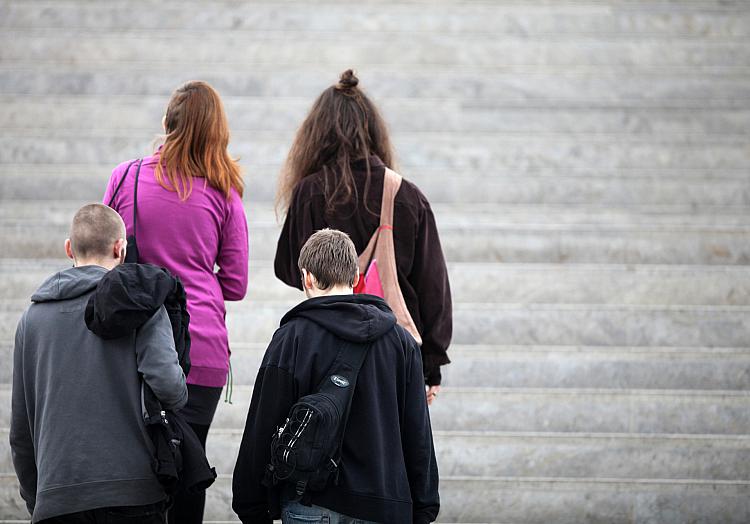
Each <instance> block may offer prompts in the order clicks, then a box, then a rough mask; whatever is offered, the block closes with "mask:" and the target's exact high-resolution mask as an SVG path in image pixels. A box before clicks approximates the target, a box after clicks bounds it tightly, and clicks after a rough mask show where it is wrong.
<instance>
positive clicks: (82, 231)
mask: <svg viewBox="0 0 750 524" xmlns="http://www.w3.org/2000/svg"><path fill="white" fill-rule="evenodd" d="M121 238H125V224H124V223H123V221H122V218H120V215H118V214H117V211H115V210H114V209H112V208H111V207H107V206H105V205H102V204H88V205H85V206H83V207H82V208H81V209H79V210H78V211H77V212H76V214H75V216H74V217H73V223H72V224H71V226H70V244H71V246H70V247H71V249H72V250H73V254H74V255H75V256H76V257H80V258H93V257H105V256H107V255H108V254H109V250H110V249H112V246H113V245H114V243H115V242H117V241H118V240H120V239H121Z"/></svg>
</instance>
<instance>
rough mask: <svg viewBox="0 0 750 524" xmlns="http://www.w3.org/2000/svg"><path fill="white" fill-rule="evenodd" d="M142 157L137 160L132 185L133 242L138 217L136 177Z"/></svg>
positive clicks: (138, 175)
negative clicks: (133, 183)
mask: <svg viewBox="0 0 750 524" xmlns="http://www.w3.org/2000/svg"><path fill="white" fill-rule="evenodd" d="M142 165H143V159H142V158H141V159H140V160H139V161H138V167H137V168H136V170H135V185H134V186H133V235H132V236H133V243H135V232H136V231H137V230H138V228H137V225H136V220H137V219H138V177H140V175H141V166H142Z"/></svg>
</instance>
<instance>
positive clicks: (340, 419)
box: [263, 340, 370, 502]
mask: <svg viewBox="0 0 750 524" xmlns="http://www.w3.org/2000/svg"><path fill="white" fill-rule="evenodd" d="M369 348H370V344H357V343H353V342H347V341H343V340H342V341H341V347H340V349H339V352H338V355H337V357H336V359H335V360H334V362H333V364H331V367H330V368H329V370H328V372H327V373H326V374H325V377H324V378H323V380H322V381H321V382H320V384H319V386H318V389H317V392H315V393H312V394H310V395H306V396H304V397H302V398H300V399H299V400H298V401H297V403H296V404H294V405H293V406H292V407H291V409H290V410H289V416H288V417H287V419H286V422H285V423H284V424H283V425H282V426H280V427H279V428H278V429H277V431H276V432H274V434H273V437H272V441H271V462H270V464H268V466H266V475H265V478H264V481H263V484H264V485H266V486H267V487H271V486H275V485H277V484H279V483H281V482H286V483H290V484H292V485H293V487H294V490H295V492H296V495H297V497H298V498H302V499H303V500H304V501H305V502H308V501H309V499H310V492H315V491H322V490H324V489H325V488H326V486H327V485H328V483H329V481H330V480H331V479H332V478H333V479H334V481H335V482H336V483H338V475H339V471H340V466H341V446H342V443H343V441H344V433H345V431H346V423H347V420H348V418H349V410H350V409H351V402H352V397H353V396H354V389H355V387H356V385H357V377H358V375H359V371H360V369H361V368H362V364H363V363H364V360H365V356H366V355H367V351H368V350H369Z"/></svg>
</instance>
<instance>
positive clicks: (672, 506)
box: [0, 474, 750, 524]
mask: <svg viewBox="0 0 750 524" xmlns="http://www.w3.org/2000/svg"><path fill="white" fill-rule="evenodd" d="M747 490H748V483H747V482H732V481H728V482H719V481H689V480H688V481H670V480H655V481H644V480H626V479H606V480H589V479H567V478H565V479H554V478H533V479H522V478H517V477H484V478H483V477H446V478H443V479H441V483H440V493H441V512H440V517H439V518H438V521H437V522H515V523H517V524H521V523H522V524H548V523H550V522H555V523H559V524H579V523H581V522H588V523H591V524H631V523H633V522H638V523H640V522H659V523H660V524H682V523H684V522H689V521H691V520H692V521H697V522H721V523H724V524H744V523H746V522H748V520H750V501H749V499H748V497H747ZM17 491H18V489H17V485H16V480H15V478H14V477H13V476H12V475H7V474H6V475H3V476H0V500H2V501H4V502H5V503H4V504H3V505H2V509H0V518H5V519H22V518H28V515H27V513H26V511H25V508H24V507H23V506H22V505H21V503H20V499H19V497H18V495H17V494H16V493H17ZM207 496H208V500H207V505H206V519H207V520H213V521H231V522H235V520H234V519H233V517H234V514H233V513H232V510H231V499H232V495H231V478H230V477H227V476H221V477H219V479H217V482H216V483H215V484H214V486H212V487H211V488H209V490H208V491H207Z"/></svg>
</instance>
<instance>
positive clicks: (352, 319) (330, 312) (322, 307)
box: [281, 295, 396, 343]
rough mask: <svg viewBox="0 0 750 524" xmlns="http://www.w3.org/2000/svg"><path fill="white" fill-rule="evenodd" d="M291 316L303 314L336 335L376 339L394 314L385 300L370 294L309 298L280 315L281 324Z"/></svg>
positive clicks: (390, 324) (355, 339) (354, 339)
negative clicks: (282, 315)
mask: <svg viewBox="0 0 750 524" xmlns="http://www.w3.org/2000/svg"><path fill="white" fill-rule="evenodd" d="M293 318H305V319H307V320H310V321H312V322H315V323H316V324H318V325H319V326H321V327H322V328H324V329H326V330H327V331H330V332H331V333H333V334H334V335H336V336H337V337H340V338H343V339H344V340H348V341H350V342H359V343H362V342H372V341H374V340H377V339H379V338H380V337H382V336H383V335H384V334H386V333H387V332H388V331H390V330H391V329H393V326H394V325H395V324H396V317H395V315H394V314H393V311H391V308H390V307H388V304H386V303H385V300H383V299H382V298H379V297H376V296H373V295H331V296H324V297H316V298H311V299H308V300H305V301H304V302H302V303H301V304H299V305H298V306H297V307H295V308H294V309H292V310H291V311H289V312H288V313H287V314H286V315H284V318H282V319H281V325H282V326H283V325H284V324H286V323H287V322H289V321H290V320H292V319H293Z"/></svg>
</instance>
